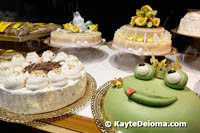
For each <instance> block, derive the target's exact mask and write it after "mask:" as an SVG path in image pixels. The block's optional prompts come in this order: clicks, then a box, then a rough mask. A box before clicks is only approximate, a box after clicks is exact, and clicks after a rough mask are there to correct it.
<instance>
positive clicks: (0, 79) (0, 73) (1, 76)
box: [0, 67, 12, 83]
mask: <svg viewBox="0 0 200 133" xmlns="http://www.w3.org/2000/svg"><path fill="white" fill-rule="evenodd" d="M11 73H12V68H11V67H0V83H4V80H5V77H7V76H8V75H10V74H11Z"/></svg>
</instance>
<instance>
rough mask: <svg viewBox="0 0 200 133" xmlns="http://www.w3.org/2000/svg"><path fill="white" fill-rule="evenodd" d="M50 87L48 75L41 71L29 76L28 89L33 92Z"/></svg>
mask: <svg viewBox="0 0 200 133" xmlns="http://www.w3.org/2000/svg"><path fill="white" fill-rule="evenodd" d="M47 86H48V80H47V75H46V74H45V73H44V72H43V71H41V70H36V71H33V72H32V73H30V74H29V75H28V78H27V81H26V88H27V89H29V90H32V91H36V90H40V89H44V88H46V87H47Z"/></svg>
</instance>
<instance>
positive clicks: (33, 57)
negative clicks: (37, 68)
mask: <svg viewBox="0 0 200 133" xmlns="http://www.w3.org/2000/svg"><path fill="white" fill-rule="evenodd" d="M26 62H28V63H30V64H33V63H40V62H41V58H40V57H39V56H38V54H37V53H36V52H31V53H28V54H27V56H26Z"/></svg>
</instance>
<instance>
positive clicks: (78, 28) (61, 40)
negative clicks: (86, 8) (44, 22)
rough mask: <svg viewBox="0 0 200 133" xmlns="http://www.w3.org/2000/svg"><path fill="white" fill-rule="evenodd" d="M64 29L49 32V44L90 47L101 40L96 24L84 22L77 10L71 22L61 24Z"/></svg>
mask: <svg viewBox="0 0 200 133" xmlns="http://www.w3.org/2000/svg"><path fill="white" fill-rule="evenodd" d="M63 26H64V29H57V30H56V31H53V32H51V42H50V43H51V45H52V46H58V47H67V46H69V47H74V46H78V47H91V46H95V45H97V44H99V43H100V42H101V41H102V38H101V32H98V24H93V23H92V22H91V21H87V22H86V23H85V22H84V19H83V18H82V17H81V16H80V13H79V12H75V13H74V18H73V21H72V22H71V23H66V24H64V25H63Z"/></svg>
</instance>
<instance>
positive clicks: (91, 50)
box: [45, 39, 108, 64]
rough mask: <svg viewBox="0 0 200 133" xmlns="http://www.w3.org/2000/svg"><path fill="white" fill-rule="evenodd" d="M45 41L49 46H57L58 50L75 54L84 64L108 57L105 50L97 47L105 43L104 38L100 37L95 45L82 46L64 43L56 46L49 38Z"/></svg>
mask: <svg viewBox="0 0 200 133" xmlns="http://www.w3.org/2000/svg"><path fill="white" fill-rule="evenodd" d="M45 43H46V44H48V45H49V46H52V47H57V48H59V50H58V52H61V51H63V52H65V53H66V54H69V55H75V56H77V57H78V58H79V60H80V61H81V62H83V63H84V64H89V63H96V62H101V61H103V60H104V59H106V58H107V57H108V53H107V52H105V51H104V50H101V49H99V47H100V46H103V45H105V44H106V41H105V39H102V41H101V42H100V43H98V44H97V45H94V46H84V47H83V46H82V45H72V46H71V45H67V46H66V45H65V46H63V47H58V46H55V45H52V44H51V43H50V39H46V40H45Z"/></svg>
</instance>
